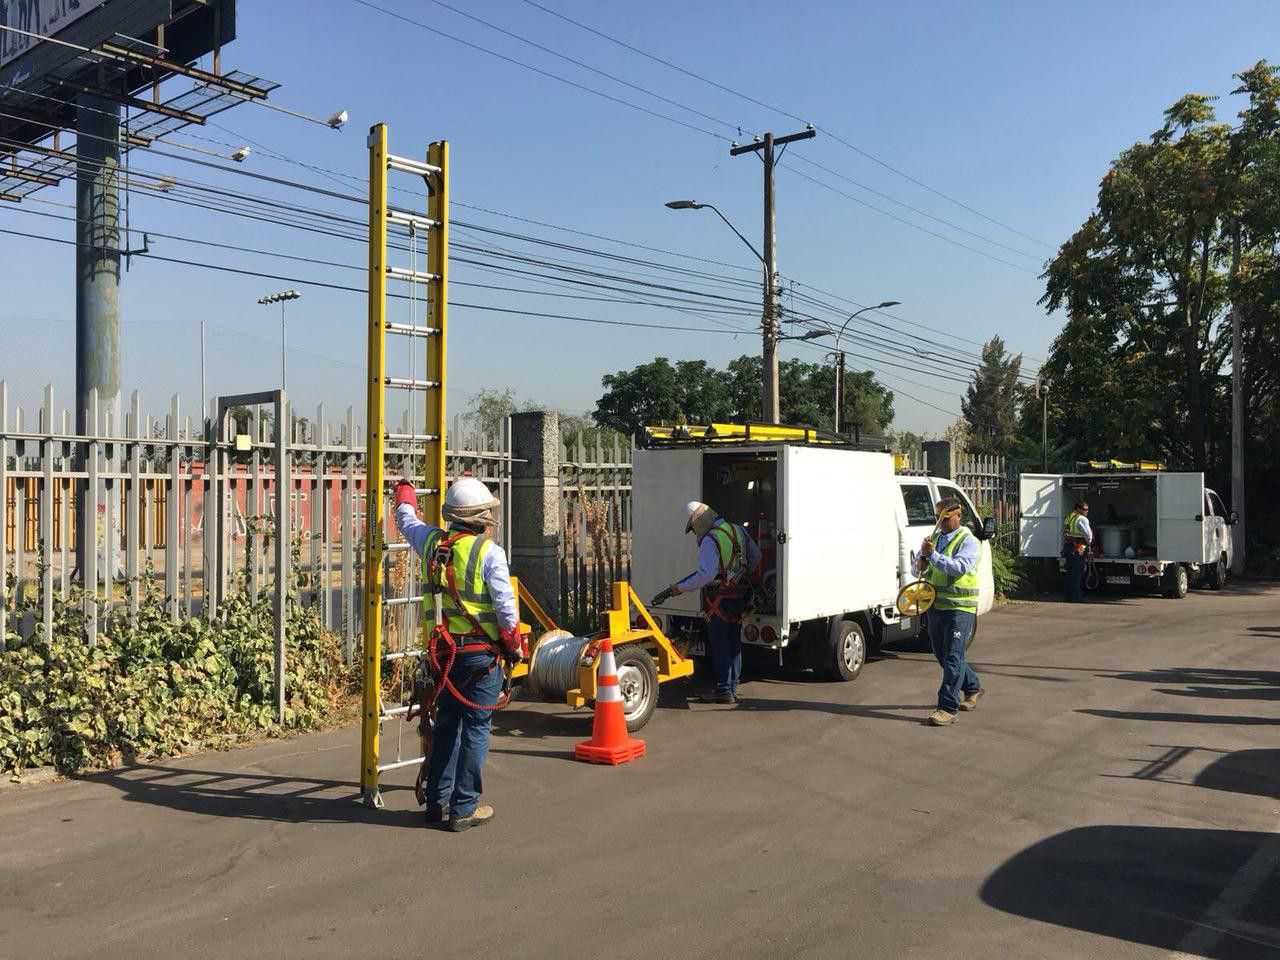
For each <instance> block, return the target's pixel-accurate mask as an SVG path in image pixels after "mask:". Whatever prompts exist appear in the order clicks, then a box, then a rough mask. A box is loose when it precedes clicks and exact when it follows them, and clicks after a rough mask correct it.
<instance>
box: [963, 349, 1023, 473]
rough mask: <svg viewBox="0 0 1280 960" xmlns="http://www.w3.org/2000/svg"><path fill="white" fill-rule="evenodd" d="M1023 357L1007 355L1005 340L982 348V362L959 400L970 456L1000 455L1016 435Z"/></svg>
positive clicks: (1008, 447) (1020, 355) (1007, 448)
mask: <svg viewBox="0 0 1280 960" xmlns="http://www.w3.org/2000/svg"><path fill="white" fill-rule="evenodd" d="M1021 369H1022V354H1018V355H1017V356H1016V357H1013V356H1010V355H1009V353H1008V351H1007V350H1005V346H1004V341H1003V340H1002V339H1000V338H999V337H992V338H991V339H990V340H988V341H987V342H986V343H984V344H983V345H982V362H981V363H980V364H979V366H978V369H977V370H975V371H974V374H973V382H972V383H970V384H969V389H968V390H967V391H966V393H965V396H964V397H962V398H961V400H960V409H961V410H962V411H964V417H965V420H966V421H967V423H968V431H967V432H968V450H969V452H970V453H981V454H988V455H998V456H1003V455H1004V454H1006V453H1008V452H1009V450H1010V449H1012V447H1013V443H1014V439H1015V438H1016V436H1017V432H1018V373H1019V371H1020V370H1021Z"/></svg>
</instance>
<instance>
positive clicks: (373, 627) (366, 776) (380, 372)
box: [360, 123, 387, 806]
mask: <svg viewBox="0 0 1280 960" xmlns="http://www.w3.org/2000/svg"><path fill="white" fill-rule="evenodd" d="M368 143H369V368H368V377H369V383H368V396H367V401H366V402H367V406H366V407H365V411H366V417H367V425H366V428H365V433H366V438H367V447H366V450H365V454H366V460H365V470H366V478H365V483H366V486H365V494H366V498H367V500H368V514H367V517H366V523H365V549H366V552H365V558H366V562H365V570H364V645H363V647H362V652H363V658H364V680H363V690H362V695H361V707H360V734H361V735H360V787H361V792H362V794H363V795H364V802H365V803H367V804H369V805H371V806H379V805H381V802H382V801H381V798H380V797H379V795H378V733H379V726H380V717H379V714H380V713H381V711H382V708H381V704H380V699H381V690H382V592H383V588H382V558H383V556H384V554H385V544H384V542H383V541H384V533H385V527H386V522H387V518H386V504H385V496H384V487H385V483H384V478H383V455H384V453H385V451H386V439H385V436H384V430H385V412H386V409H385V408H386V402H385V401H386V397H385V389H384V387H385V381H386V375H387V341H386V334H387V262H386V261H387V125H386V124H384V123H380V124H378V125H377V126H375V127H373V128H372V129H371V130H370V131H369V141H368Z"/></svg>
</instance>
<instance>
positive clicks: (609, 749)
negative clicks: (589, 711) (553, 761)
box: [573, 637, 644, 764]
mask: <svg viewBox="0 0 1280 960" xmlns="http://www.w3.org/2000/svg"><path fill="white" fill-rule="evenodd" d="M573 756H574V759H575V760H583V761H585V762H587V763H608V764H619V763H626V762H627V761H628V760H635V759H636V758H638V757H643V756H644V741H643V740H636V739H634V738H632V737H629V736H627V717H626V714H625V713H624V712H623V709H622V691H621V690H620V689H618V665H617V662H616V661H615V660H614V657H613V643H612V642H610V641H609V639H608V638H607V637H606V638H605V639H604V640H603V641H601V644H600V664H599V666H598V667H597V668H596V710H595V717H594V718H593V719H592V722H591V739H590V740H584V741H582V742H581V743H580V744H578V745H577V746H576V747H574V748H573Z"/></svg>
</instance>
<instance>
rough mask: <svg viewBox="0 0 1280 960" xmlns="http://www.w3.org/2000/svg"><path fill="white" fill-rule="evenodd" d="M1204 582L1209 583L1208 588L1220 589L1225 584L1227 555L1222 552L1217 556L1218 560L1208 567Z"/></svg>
mask: <svg viewBox="0 0 1280 960" xmlns="http://www.w3.org/2000/svg"><path fill="white" fill-rule="evenodd" d="M1205 582H1206V583H1208V584H1209V589H1210V590H1221V589H1222V588H1223V587H1224V586H1226V584H1227V555H1226V554H1225V553H1224V554H1222V555H1221V556H1220V557H1218V562H1217V563H1215V564H1214V565H1213V566H1212V567H1210V568H1209V573H1208V575H1207V576H1206V577H1205Z"/></svg>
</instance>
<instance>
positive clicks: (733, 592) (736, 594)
mask: <svg viewBox="0 0 1280 960" xmlns="http://www.w3.org/2000/svg"><path fill="white" fill-rule="evenodd" d="M717 530H722V531H724V532H725V533H726V534H728V537H729V561H728V563H726V562H725V559H724V554H723V553H722V552H721V550H720V548H719V546H718V545H717V547H716V562H717V563H718V564H719V570H718V571H717V574H718V579H719V581H720V583H719V584H718V585H716V586H715V587H708V588H707V594H708V597H709V602H708V603H707V612H706V613H704V614H703V615H702V618H703V619H704V620H705V621H706V622H707V623H710V622H711V620H712V618H713V617H714V618H715V619H717V620H723V621H724V622H725V623H741V622H742V618H743V616H745V615H746V614H747V610H746V609H744V610H743V611H742V613H740V614H738V615H737V616H736V617H735V616H732V615H730V614H728V613H725V612H724V611H723V610H721V609H720V605H721V604H722V603H723V602H724V601H725V600H730V599H732V600H738V599H741V598H742V597H745V596H747V595H748V594H751V595H752V597H753V598H754V589H753V588H752V586H751V584H750V583H742V577H743V575H744V574H745V573H746V567H747V563H746V556H745V545H744V544H743V542H742V541H743V539H745V537H746V533H745V531H742V528H741V527H739V526H738V525H737V524H735V523H730V522H728V521H725V524H724V526H721V527H712V528H711V530H709V531H708V532H707V536H709V537H713V538H714V536H715V533H716V531H717ZM740 532H741V533H742V536H741V537H739V533H740ZM730 570H733V571H735V572H734V573H733V575H732V576H730V574H729V571H730ZM750 606H751V603H748V607H750Z"/></svg>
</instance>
